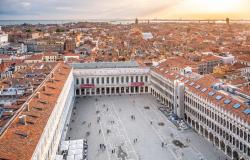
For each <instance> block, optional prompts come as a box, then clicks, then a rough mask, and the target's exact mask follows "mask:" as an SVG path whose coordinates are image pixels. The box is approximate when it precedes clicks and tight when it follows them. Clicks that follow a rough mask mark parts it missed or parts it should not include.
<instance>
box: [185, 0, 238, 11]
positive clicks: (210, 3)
mask: <svg viewBox="0 0 250 160" xmlns="http://www.w3.org/2000/svg"><path fill="white" fill-rule="evenodd" d="M189 4H190V5H192V6H193V7H194V10H198V11H202V12H205V13H228V12H234V11H238V10H239V9H240V8H241V4H242V3H241V0H189Z"/></svg>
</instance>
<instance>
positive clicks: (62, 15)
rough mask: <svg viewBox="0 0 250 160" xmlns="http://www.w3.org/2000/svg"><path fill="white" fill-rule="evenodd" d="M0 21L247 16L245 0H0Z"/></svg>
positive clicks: (249, 4) (247, 17)
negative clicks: (121, 0) (122, 0)
mask: <svg viewBox="0 0 250 160" xmlns="http://www.w3.org/2000/svg"><path fill="white" fill-rule="evenodd" d="M0 4H1V5H0V19H1V20H23V19H26V20H41V19H48V20H51V19H131V18H134V17H138V18H140V19H153V18H159V19H179V18H182V19H224V18H226V17H230V18H232V19H249V18H250V17H249V15H250V11H249V10H248V6H250V2H249V1H248V0H219V1H216V0H203V1H200V0H175V1H171V0H156V1H153V0H147V1H144V0H135V1H131V0H127V1H124V2H120V1H117V0H102V1H100V0H92V1H82V0H73V1H68V0H61V1H58V0H50V1H41V0H36V1H30V0H21V1H17V0H2V1H1V2H0Z"/></svg>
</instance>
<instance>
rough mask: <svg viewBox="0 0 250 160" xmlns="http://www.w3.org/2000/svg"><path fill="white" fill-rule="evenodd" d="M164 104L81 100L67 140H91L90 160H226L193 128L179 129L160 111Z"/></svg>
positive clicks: (144, 98) (137, 98)
mask: <svg viewBox="0 0 250 160" xmlns="http://www.w3.org/2000/svg"><path fill="white" fill-rule="evenodd" d="M160 105H161V104H160V103H158V102H157V100H156V99H155V98H154V97H152V96H151V95H149V94H148V95H131V96H129V95H126V96H101V97H100V96H96V97H84V98H77V99H76V102H75V109H74V110H73V113H72V116H71V121H70V125H69V128H70V129H69V131H68V133H67V140H68V139H69V137H70V140H77V139H87V141H88V159H89V160H121V159H122V160H123V159H124V160H125V159H127V160H178V159H183V160H201V159H203V160H219V159H220V160H223V159H226V156H225V155H224V154H223V153H222V152H221V151H219V150H218V149H216V148H214V147H213V146H212V144H211V143H209V142H207V140H205V138H204V137H201V136H199V135H198V134H197V133H195V132H194V131H193V130H192V129H189V130H184V131H180V130H177V128H176V127H175V125H174V124H173V123H172V122H170V121H169V120H168V119H167V117H165V116H164V115H163V114H162V113H161V112H160V111H159V110H158V108H157V107H158V106H160ZM145 106H149V108H147V107H146V108H145ZM161 122H162V124H161V125H159V123H161ZM187 138H188V139H190V142H188V141H187ZM174 140H178V141H180V142H181V143H183V145H184V147H182V148H181V147H179V146H176V145H175V144H174V143H173V141H174ZM100 144H105V145H106V149H101V148H100ZM112 152H113V153H112ZM228 159H229V158H228Z"/></svg>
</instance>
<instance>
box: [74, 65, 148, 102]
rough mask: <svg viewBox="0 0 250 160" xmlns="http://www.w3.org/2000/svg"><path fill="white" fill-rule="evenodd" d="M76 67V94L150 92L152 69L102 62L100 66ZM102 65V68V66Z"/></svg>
mask: <svg viewBox="0 0 250 160" xmlns="http://www.w3.org/2000/svg"><path fill="white" fill-rule="evenodd" d="M91 65H93V64H90V65H89V66H86V68H82V69H80V68H75V70H74V77H75V95H76V96H77V97H81V96H97V95H122V94H143V93H149V84H150V72H149V71H150V69H149V68H139V67H135V66H133V64H129V63H124V65H120V66H116V63H113V64H111V66H110V64H109V63H107V64H106V63H102V65H100V64H99V65H100V66H91ZM100 67H101V68H100Z"/></svg>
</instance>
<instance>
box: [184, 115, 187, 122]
mask: <svg viewBox="0 0 250 160" xmlns="http://www.w3.org/2000/svg"><path fill="white" fill-rule="evenodd" d="M184 120H185V121H187V114H186V113H184Z"/></svg>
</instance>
